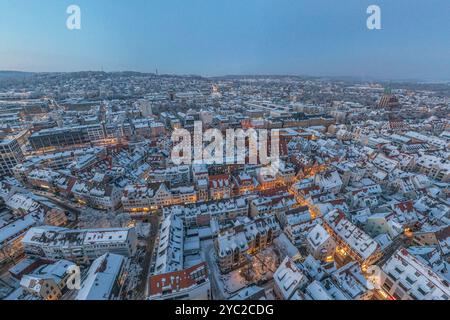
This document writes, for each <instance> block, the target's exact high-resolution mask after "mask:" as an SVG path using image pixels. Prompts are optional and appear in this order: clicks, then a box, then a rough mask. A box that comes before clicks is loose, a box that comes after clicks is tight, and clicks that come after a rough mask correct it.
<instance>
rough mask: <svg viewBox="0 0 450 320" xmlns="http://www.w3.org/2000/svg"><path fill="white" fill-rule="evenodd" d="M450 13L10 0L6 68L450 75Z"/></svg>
mask: <svg viewBox="0 0 450 320" xmlns="http://www.w3.org/2000/svg"><path fill="white" fill-rule="evenodd" d="M70 4H77V5H79V6H80V8H81V23H82V29H81V30H78V31H70V30H68V29H67V28H66V19H67V17H68V15H67V14H66V8H67V7H68V6H69V5H70ZM370 4H377V5H379V6H380V7H381V13H382V30H374V31H371V30H368V29H367V28H366V19H367V17H368V15H367V14H366V9H367V7H368V6H369V5H370ZM449 17H450V0H128V1H125V0H69V1H67V0H0V70H25V71H79V70H100V69H102V68H103V69H104V70H105V71H119V70H135V71H147V72H154V71H155V69H156V68H158V70H159V72H160V73H176V74H200V75H224V74H299V75H319V76H321V75H330V76H371V77H381V78H385V79H386V78H390V79H399V78H420V79H426V80H449V79H450V18H449Z"/></svg>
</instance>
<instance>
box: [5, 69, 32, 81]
mask: <svg viewBox="0 0 450 320" xmlns="http://www.w3.org/2000/svg"><path fill="white" fill-rule="evenodd" d="M32 75H33V73H32V72H23V71H1V70H0V79H15V78H24V77H29V76H32Z"/></svg>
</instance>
